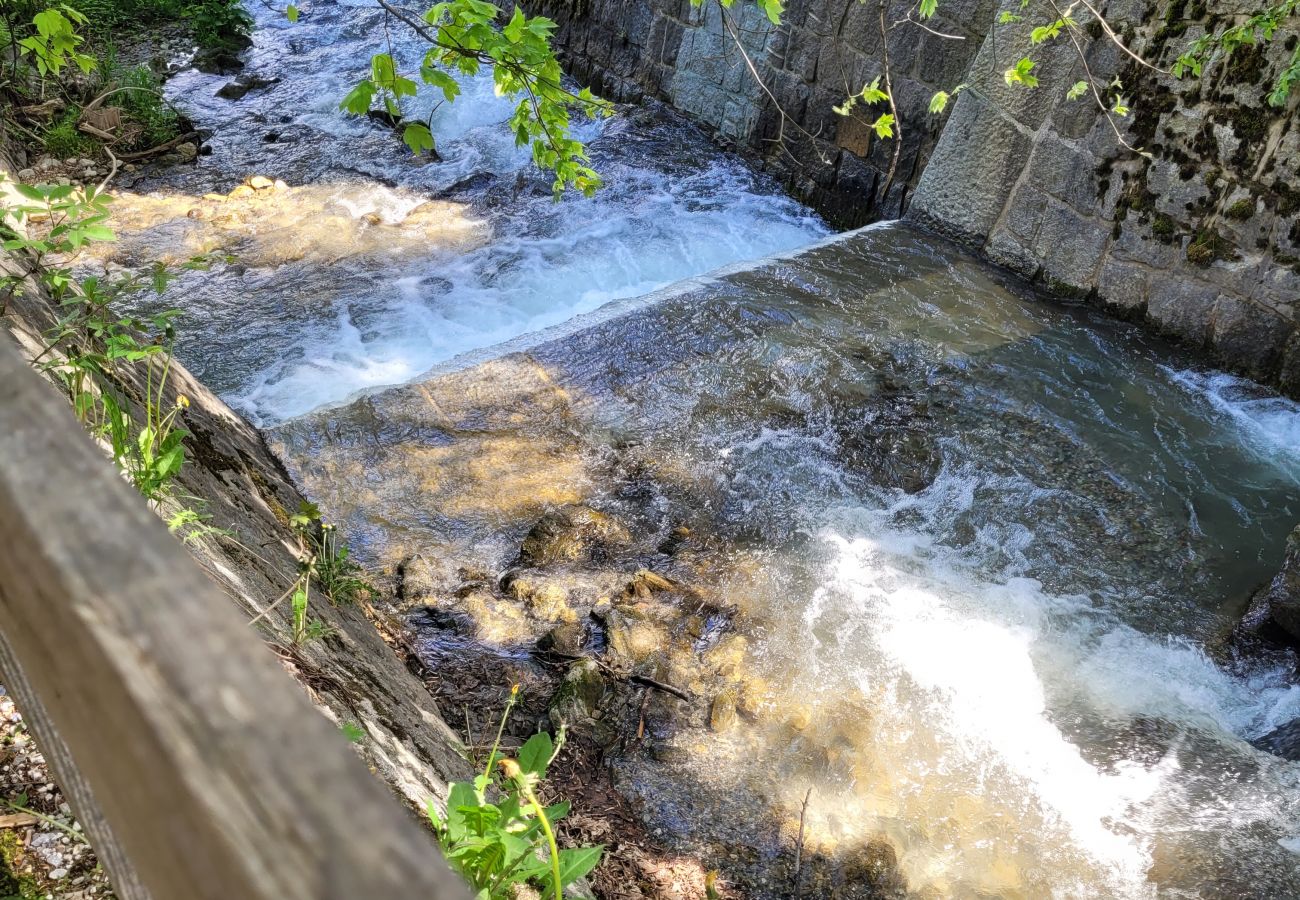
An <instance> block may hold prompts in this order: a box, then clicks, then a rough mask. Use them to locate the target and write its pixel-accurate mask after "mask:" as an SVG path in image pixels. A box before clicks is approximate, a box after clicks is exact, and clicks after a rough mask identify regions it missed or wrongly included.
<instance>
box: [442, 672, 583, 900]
mask: <svg viewBox="0 0 1300 900" xmlns="http://www.w3.org/2000/svg"><path fill="white" fill-rule="evenodd" d="M518 696H519V686H518V685H515V687H514V688H513V689H512V690H511V692H510V699H509V700H508V701H507V703H506V709H505V713H504V714H503V715H502V717H501V727H500V728H498V729H497V737H496V741H494V742H493V744H492V750H491V752H489V753H488V758H487V763H486V765H485V766H484V768H483V774H481V775H479V776H478V777H477V778H475V779H474V781H473V782H468V781H458V782H456V783H454V784H452V785H451V788H450V792H449V793H448V796H447V815H446V816H440V815H438V810H437V809H436V808H434V805H433V802H432V801H430V802H429V808H428V813H429V821H430V822H431V823H432V824H433V830H434V831H435V832H436V833H437V835H438V843H439V844H440V845H441V847H442V852H443V855H444V856H445V857H446V858H447V862H448V863H450V864H451V867H452V869H454V870H455V871H456V872H457V873H458V874H459V875H460V876H461V877H462V878H464V879H465V880H466V881H467V882H468V883H469V886H470V889H471V890H473V891H474V895H475V897H476V898H478V900H510V898H514V897H517V896H519V893H518V892H517V891H516V887H517V886H518V887H523V886H524V885H528V886H529V887H531V888H532V889H533V890H535V891H537V892H539V894H540V896H542V897H544V898H546V900H563V898H564V892H565V889H566V888H567V887H568V886H569V885H571V884H572V883H573V882H575V881H577V880H578V879H579V878H581V877H583V876H584V875H586V874H587V873H588V872H590V871H591V870H592V869H594V868H595V867H596V865H597V864H598V863H599V862H600V857H601V853H602V852H603V850H604V848H603V847H578V848H573V849H565V850H561V849H560V848H559V846H558V845H557V844H556V840H555V829H554V827H553V825H554V823H555V822H557V821H558V820H559V819H561V818H563V817H564V816H565V815H567V814H568V812H569V804H568V802H567V801H562V802H560V803H554V804H552V805H550V806H546V807H544V806H542V804H541V802H540V801H539V800H538V797H537V791H538V790H539V789H540V787H541V783H542V779H544V778H545V777H546V768H547V766H549V765H550V764H551V761H552V760H554V759H555V757H556V756H557V755H559V752H560V749H561V748H562V747H563V746H564V731H563V729H561V731H560V734H559V735H558V736H557V738H556V741H555V742H554V743H553V742H552V741H551V737H550V735H548V734H545V733H539V734H535V735H533V736H532V737H531V738H529V739H528V741H527V742H526V743H525V744H524V745H523V746H522V747H520V748H519V757H518V759H509V758H507V757H505V756H503V755H502V754H500V753H499V752H498V747H499V746H500V743H501V733H502V732H503V731H504V730H505V725H506V719H508V718H509V716H510V711H511V709H512V708H513V707H514V705H515V702H516V701H517V699H518Z"/></svg>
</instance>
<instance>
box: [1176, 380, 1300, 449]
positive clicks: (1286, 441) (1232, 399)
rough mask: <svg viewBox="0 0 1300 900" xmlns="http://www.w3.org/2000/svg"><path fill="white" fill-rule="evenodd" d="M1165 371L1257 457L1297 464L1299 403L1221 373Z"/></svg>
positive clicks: (1299, 443)
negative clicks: (1228, 425)
mask: <svg viewBox="0 0 1300 900" xmlns="http://www.w3.org/2000/svg"><path fill="white" fill-rule="evenodd" d="M1166 371H1167V372H1168V373H1169V375H1170V377H1171V378H1172V379H1173V380H1174V381H1175V382H1177V383H1178V384H1180V385H1182V386H1183V387H1184V388H1185V389H1186V390H1188V391H1189V392H1191V393H1193V394H1195V395H1197V396H1198V397H1200V398H1202V399H1203V400H1204V401H1206V402H1208V403H1209V404H1210V406H1212V407H1213V408H1214V409H1215V410H1217V411H1218V412H1219V413H1220V414H1221V415H1223V416H1226V417H1227V418H1228V419H1229V420H1231V422H1232V423H1233V425H1234V426H1236V428H1237V429H1239V430H1240V433H1241V435H1242V436H1243V437H1244V438H1245V439H1246V441H1247V442H1248V443H1250V444H1251V445H1252V446H1253V447H1255V449H1256V450H1257V451H1259V452H1260V453H1261V454H1263V455H1265V456H1267V457H1271V458H1274V459H1276V458H1277V457H1283V458H1285V459H1286V460H1288V461H1292V462H1295V463H1300V403H1296V402H1295V401H1294V400H1288V399H1287V398H1285V397H1281V396H1278V395H1277V394H1274V393H1272V392H1271V391H1268V390H1266V389H1264V388H1261V387H1260V386H1259V385H1257V384H1255V383H1253V382H1250V381H1247V380H1246V379H1244V378H1238V377H1236V376H1235V375H1228V374H1227V373H1224V372H1212V371H1198V370H1194V369H1186V370H1183V371H1176V370H1173V369H1166Z"/></svg>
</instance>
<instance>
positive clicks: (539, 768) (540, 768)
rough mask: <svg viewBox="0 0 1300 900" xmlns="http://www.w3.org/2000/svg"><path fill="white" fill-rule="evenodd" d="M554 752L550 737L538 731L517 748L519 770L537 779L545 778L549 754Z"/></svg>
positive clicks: (549, 758) (549, 759)
mask: <svg viewBox="0 0 1300 900" xmlns="http://www.w3.org/2000/svg"><path fill="white" fill-rule="evenodd" d="M554 752H555V747H554V745H553V744H552V743H551V736H550V735H549V734H547V733H546V732H544V731H539V732H538V733H537V734H535V735H533V736H532V737H530V738H529V739H528V740H527V742H526V743H525V744H524V745H523V746H522V747H520V748H519V768H521V769H523V770H524V771H525V772H529V773H531V774H533V775H536V776H537V777H538V778H545V777H546V766H547V764H548V763H550V761H551V754H552V753H554Z"/></svg>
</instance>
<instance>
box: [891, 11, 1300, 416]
mask: <svg viewBox="0 0 1300 900" xmlns="http://www.w3.org/2000/svg"><path fill="white" fill-rule="evenodd" d="M1201 14H1202V15H1201V17H1200V21H1199V22H1192V23H1191V24H1188V21H1187V19H1188V18H1192V19H1195V18H1197V15H1196V10H1188V9H1187V8H1186V6H1185V4H1184V3H1182V2H1176V3H1174V4H1166V3H1161V4H1157V5H1155V6H1152V5H1150V4H1148V3H1145V2H1142V0H1125V2H1120V3H1112V4H1111V6H1110V7H1109V9H1108V13H1107V16H1108V19H1110V21H1112V22H1113V23H1114V25H1115V26H1116V28H1117V29H1119V30H1121V32H1122V33H1123V34H1124V35H1126V39H1127V40H1128V41H1129V43H1130V45H1131V46H1132V47H1133V48H1134V49H1136V50H1138V51H1139V52H1141V53H1142V55H1143V56H1145V57H1146V58H1148V59H1151V60H1153V61H1155V62H1156V63H1157V64H1158V65H1160V66H1161V67H1162V68H1167V67H1168V66H1170V65H1171V64H1172V62H1173V60H1174V58H1175V57H1176V56H1177V54H1178V53H1179V52H1181V49H1182V48H1183V47H1185V46H1186V44H1187V43H1188V42H1189V41H1191V40H1192V39H1194V38H1195V37H1197V36H1199V35H1200V34H1203V33H1204V32H1205V24H1209V23H1208V22H1207V21H1206V20H1205V19H1204V7H1203V6H1202V7H1201ZM1185 17H1186V18H1185ZM1026 27H1027V26H1026ZM1288 27H1289V29H1290V32H1289V34H1288V33H1287V32H1286V31H1283V32H1282V33H1281V34H1280V35H1279V37H1278V38H1277V39H1276V40H1275V42H1274V43H1273V44H1271V45H1269V46H1268V47H1267V48H1254V49H1251V50H1247V51H1240V52H1239V53H1238V54H1236V55H1235V56H1234V57H1233V58H1232V59H1231V60H1230V62H1229V64H1228V65H1221V64H1220V65H1216V66H1214V67H1213V68H1207V70H1206V71H1205V73H1204V76H1203V77H1202V78H1201V79H1200V80H1188V81H1183V82H1179V81H1176V80H1175V79H1173V78H1172V77H1170V76H1168V75H1164V74H1160V73H1157V72H1153V71H1151V70H1149V69H1145V68H1143V67H1141V66H1139V65H1138V64H1136V63H1135V62H1134V61H1133V60H1132V59H1131V58H1129V57H1127V56H1126V55H1124V54H1123V53H1122V51H1120V50H1119V49H1118V48H1117V47H1116V46H1115V44H1114V43H1113V42H1111V41H1109V40H1107V39H1106V38H1105V37H1099V38H1098V39H1095V40H1093V41H1091V42H1090V43H1089V44H1087V45H1086V47H1085V51H1086V56H1087V59H1088V66H1089V68H1090V69H1091V70H1092V72H1093V73H1094V74H1095V75H1097V76H1098V77H1100V78H1102V79H1109V78H1111V77H1112V76H1118V77H1119V78H1120V79H1121V81H1122V82H1123V84H1124V90H1125V92H1126V94H1127V96H1129V97H1131V98H1132V106H1133V109H1134V112H1133V114H1132V115H1131V116H1129V117H1127V118H1124V119H1118V120H1115V124H1117V125H1118V127H1119V130H1120V132H1121V133H1122V134H1123V135H1124V137H1125V138H1126V139H1127V140H1128V142H1129V143H1130V144H1131V145H1132V146H1133V147H1135V148H1137V149H1140V150H1143V151H1146V152H1148V153H1150V154H1151V155H1150V157H1149V158H1147V157H1144V156H1141V155H1139V154H1137V153H1134V152H1131V151H1129V150H1127V149H1126V148H1125V147H1124V146H1123V145H1122V144H1121V143H1120V140H1119V139H1118V137H1117V135H1116V131H1115V128H1114V127H1112V120H1109V119H1108V118H1107V117H1106V116H1103V115H1101V114H1100V113H1099V110H1098V107H1097V105H1096V104H1095V103H1094V102H1089V101H1088V100H1086V99H1084V100H1079V101H1074V102H1061V98H1062V96H1063V95H1064V93H1065V91H1066V90H1067V88H1068V86H1069V85H1070V84H1072V83H1074V82H1075V81H1077V80H1079V79H1081V78H1083V77H1084V76H1083V71H1084V70H1083V64H1082V63H1081V62H1080V61H1079V59H1078V55H1077V54H1076V52H1075V51H1074V48H1073V47H1072V46H1070V44H1068V43H1065V42H1059V43H1057V44H1055V45H1052V46H1049V47H1046V48H1044V49H1043V50H1041V51H1039V52H1036V53H1035V56H1036V57H1038V58H1039V60H1040V61H1039V66H1038V71H1040V72H1042V73H1043V75H1042V82H1041V84H1040V86H1039V87H1038V88H1037V89H1035V90H1032V91H1030V90H1026V89H1024V88H1021V87H1014V88H1013V87H1008V86H1007V85H1006V84H1005V82H1004V81H1003V79H1002V76H1001V74H1000V73H1001V72H1002V70H1003V69H1005V68H1006V66H1007V65H1009V64H1010V63H1011V61H1012V60H1011V57H1010V55H1009V54H1006V53H1005V52H1004V53H1003V54H1002V55H999V56H998V57H997V59H996V60H995V59H994V58H993V55H994V44H993V42H992V41H991V40H986V41H985V43H984V46H983V48H982V50H981V52H980V54H979V56H978V58H977V59H976V61H975V65H974V66H973V67H972V70H971V73H970V75H969V78H968V80H969V81H970V83H971V85H972V86H971V88H970V89H969V90H968V91H966V92H964V93H963V94H962V96H961V97H960V98H959V99H958V102H957V104H956V106H955V108H954V109H953V112H952V116H951V118H950V120H949V121H948V123H947V126H946V127H945V130H944V133H943V136H942V138H941V140H940V142H939V145H938V147H937V148H936V150H935V153H934V155H933V157H932V159H931V162H930V165H929V167H928V168H927V170H926V172H925V174H924V177H923V178H922V179H921V183H920V185H919V188H918V190H917V193H916V195H915V197H914V200H913V203H912V204H911V207H910V210H909V213H908V216H909V218H911V219H913V220H915V221H917V222H920V223H922V224H924V225H926V226H928V227H931V228H934V229H936V230H939V231H942V232H944V233H946V234H949V235H951V236H954V237H957V238H959V239H961V240H964V241H966V242H968V243H971V244H973V245H975V246H977V247H979V248H980V249H981V250H982V251H983V252H984V254H985V255H986V256H987V257H988V258H989V259H991V260H992V261H994V262H996V263H999V264H1002V265H1005V266H1007V267H1008V268H1011V269H1013V270H1014V271H1016V272H1018V273H1019V274H1021V275H1023V276H1025V277H1026V278H1030V279H1034V280H1038V281H1041V282H1043V283H1045V284H1046V285H1047V286H1049V287H1051V288H1053V289H1054V290H1057V291H1059V292H1062V293H1068V294H1074V295H1079V296H1089V297H1093V298H1096V299H1098V300H1099V301H1100V302H1102V303H1103V304H1104V305H1105V306H1107V307H1108V308H1110V309H1111V310H1113V311H1115V312H1116V313H1118V314H1119V315H1122V316H1124V317H1127V318H1132V319H1136V320H1139V321H1145V322H1146V323H1148V324H1149V325H1150V326H1153V327H1154V328H1156V329H1158V330H1160V331H1162V332H1164V333H1166V334H1168V335H1170V336H1171V337H1174V338H1176V339H1179V340H1181V341H1183V342H1185V343H1187V344H1190V345H1192V346H1194V347H1197V348H1200V349H1203V350H1206V351H1208V352H1209V353H1210V354H1212V356H1213V357H1215V358H1216V359H1217V360H1218V361H1219V362H1220V363H1222V364H1224V365H1226V366H1228V367H1229V368H1232V369H1235V370H1237V371H1240V372H1242V373H1244V374H1246V375H1249V376H1251V377H1252V378H1255V379H1258V380H1260V381H1264V382H1268V383H1272V384H1277V385H1279V386H1280V387H1282V389H1283V390H1285V391H1287V392H1288V393H1290V394H1292V395H1294V396H1300V333H1297V329H1296V314H1297V303H1300V218H1298V217H1300V188H1298V187H1297V186H1300V178H1298V176H1300V129H1298V128H1296V127H1295V117H1296V110H1297V105H1298V103H1297V101H1300V96H1297V95H1293V96H1292V97H1291V102H1290V104H1289V105H1288V106H1287V107H1285V108H1282V109H1275V108H1273V107H1270V106H1268V105H1267V104H1266V103H1265V102H1264V95H1265V94H1266V91H1265V90H1264V89H1262V88H1261V87H1260V85H1261V84H1265V83H1267V84H1271V83H1272V81H1273V77H1274V76H1275V74H1276V72H1277V71H1278V69H1279V68H1280V66H1281V65H1282V64H1283V62H1284V61H1285V60H1286V59H1289V58H1290V56H1291V53H1292V52H1293V50H1294V47H1295V45H1296V30H1297V25H1296V24H1294V23H1292V24H1290V25H1289V26H1288ZM998 41H999V42H1000V43H1001V45H1002V47H1003V48H1004V51H1005V48H1006V47H1007V46H1009V45H1010V44H1011V43H1012V41H1019V42H1021V44H1022V45H1027V40H1026V39H1025V35H1024V34H1023V33H1016V32H1014V31H1008V30H1007V29H1006V28H1005V27H1002V28H1000V29H999V32H998Z"/></svg>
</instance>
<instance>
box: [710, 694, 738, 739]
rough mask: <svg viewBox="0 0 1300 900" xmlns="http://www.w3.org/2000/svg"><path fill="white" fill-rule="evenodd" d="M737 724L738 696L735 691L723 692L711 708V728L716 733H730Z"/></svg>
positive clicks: (715, 699) (714, 699) (715, 698)
mask: <svg viewBox="0 0 1300 900" xmlns="http://www.w3.org/2000/svg"><path fill="white" fill-rule="evenodd" d="M735 724H736V695H735V693H734V692H733V691H723V692H722V693H721V694H718V696H716V697H714V698H713V704H712V706H710V707H709V728H711V729H712V730H714V731H719V732H721V731H728V730H730V728H731V726H733V725H735Z"/></svg>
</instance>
